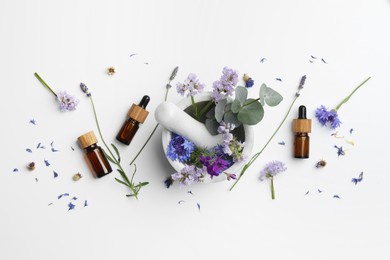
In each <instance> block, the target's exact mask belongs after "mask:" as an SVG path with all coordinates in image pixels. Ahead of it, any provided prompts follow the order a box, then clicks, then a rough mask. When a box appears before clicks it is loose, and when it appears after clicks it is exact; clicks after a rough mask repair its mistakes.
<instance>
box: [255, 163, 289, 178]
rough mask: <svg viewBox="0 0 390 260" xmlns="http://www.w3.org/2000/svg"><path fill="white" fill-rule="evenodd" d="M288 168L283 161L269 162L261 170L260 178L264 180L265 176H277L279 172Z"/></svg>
mask: <svg viewBox="0 0 390 260" xmlns="http://www.w3.org/2000/svg"><path fill="white" fill-rule="evenodd" d="M285 170H287V168H286V166H285V164H284V163H283V162H281V161H272V162H269V163H268V164H267V165H266V166H265V168H264V169H263V170H262V171H261V172H260V180H261V181H263V180H265V178H271V177H274V176H276V175H277V174H278V173H281V172H284V171H285Z"/></svg>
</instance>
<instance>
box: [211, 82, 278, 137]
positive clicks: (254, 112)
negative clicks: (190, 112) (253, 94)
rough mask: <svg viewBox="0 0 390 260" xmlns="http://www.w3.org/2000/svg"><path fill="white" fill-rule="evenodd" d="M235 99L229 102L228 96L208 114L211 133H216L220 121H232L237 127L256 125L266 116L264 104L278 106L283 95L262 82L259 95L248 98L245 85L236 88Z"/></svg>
mask: <svg viewBox="0 0 390 260" xmlns="http://www.w3.org/2000/svg"><path fill="white" fill-rule="evenodd" d="M235 94H236V96H235V99H234V101H233V102H229V101H228V99H227V98H225V99H222V100H221V101H219V102H218V103H217V104H216V106H215V112H214V113H208V114H206V117H207V118H206V122H205V124H206V127H207V129H208V130H209V132H210V133H215V132H216V129H217V128H218V126H219V125H220V122H222V121H223V122H226V123H232V124H234V125H235V126H236V127H237V126H240V125H241V124H246V125H256V124H257V123H259V122H260V121H261V120H262V119H263V117H264V106H265V105H266V104H267V105H268V106H270V107H274V106H277V105H278V104H279V103H280V102H282V100H283V97H282V95H280V94H279V93H278V92H277V91H275V90H273V89H272V88H269V87H267V85H265V84H262V85H261V87H260V92H259V97H258V98H256V99H254V98H248V90H247V89H246V88H245V87H243V86H237V88H236V89H235Z"/></svg>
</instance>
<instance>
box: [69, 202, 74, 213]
mask: <svg viewBox="0 0 390 260" xmlns="http://www.w3.org/2000/svg"><path fill="white" fill-rule="evenodd" d="M75 207H76V205H74V204H73V203H72V202H69V204H68V211H69V210H73V209H74V208H75Z"/></svg>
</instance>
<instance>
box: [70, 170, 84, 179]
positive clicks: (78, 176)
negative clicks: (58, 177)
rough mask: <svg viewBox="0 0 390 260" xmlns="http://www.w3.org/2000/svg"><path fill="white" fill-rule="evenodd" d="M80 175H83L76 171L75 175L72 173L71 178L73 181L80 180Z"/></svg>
mask: <svg viewBox="0 0 390 260" xmlns="http://www.w3.org/2000/svg"><path fill="white" fill-rule="evenodd" d="M82 177H83V176H82V175H81V174H80V173H79V172H78V173H76V174H75V175H73V177H72V179H73V180H74V181H78V180H80V179H81V178H82Z"/></svg>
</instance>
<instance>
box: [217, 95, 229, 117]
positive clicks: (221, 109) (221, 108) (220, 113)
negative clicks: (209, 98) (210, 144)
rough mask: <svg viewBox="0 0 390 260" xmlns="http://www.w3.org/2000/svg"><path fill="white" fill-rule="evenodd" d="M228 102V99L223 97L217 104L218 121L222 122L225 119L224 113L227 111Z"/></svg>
mask: <svg viewBox="0 0 390 260" xmlns="http://www.w3.org/2000/svg"><path fill="white" fill-rule="evenodd" d="M226 103H227V100H226V99H222V100H221V101H219V102H218V103H217V105H216V106H215V119H216V120H217V122H221V121H222V119H223V114H224V113H225V106H226Z"/></svg>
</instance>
